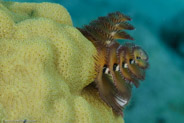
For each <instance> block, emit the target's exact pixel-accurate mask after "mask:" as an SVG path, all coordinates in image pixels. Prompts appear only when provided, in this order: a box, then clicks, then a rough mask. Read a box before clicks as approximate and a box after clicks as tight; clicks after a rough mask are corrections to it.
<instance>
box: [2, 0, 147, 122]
mask: <svg viewBox="0 0 184 123" xmlns="http://www.w3.org/2000/svg"><path fill="white" fill-rule="evenodd" d="M129 20H131V19H130V18H129V17H127V16H125V15H123V14H121V13H119V12H116V13H111V14H109V15H108V16H106V17H100V18H99V19H98V20H96V21H92V22H91V23H90V24H89V25H87V26H84V27H83V28H76V27H74V26H73V23H72V19H71V16H70V14H69V13H68V11H67V10H66V9H65V8H64V7H63V6H62V5H59V4H55V3H48V2H43V3H26V2H24V3H20V2H6V1H2V0H0V122H1V121H3V122H17V121H20V122H29V121H30V122H32V121H33V122H38V123H61V122H62V123H122V122H124V120H123V118H122V115H123V113H122V110H123V108H124V107H125V105H127V103H128V102H129V100H130V98H131V88H132V86H134V85H135V86H136V87H138V86H139V81H140V80H143V79H144V77H145V69H146V68H147V67H148V61H147V60H148V56H147V55H146V53H145V51H144V50H143V49H142V48H141V47H139V46H136V45H134V44H133V43H125V44H124V45H120V44H119V43H118V42H117V41H116V39H130V40H133V38H132V37H131V36H129V35H128V34H127V33H126V32H124V31H123V30H133V29H134V28H133V26H131V25H130V24H128V23H127V21H129Z"/></svg>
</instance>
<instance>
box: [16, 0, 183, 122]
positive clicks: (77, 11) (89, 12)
mask: <svg viewBox="0 0 184 123" xmlns="http://www.w3.org/2000/svg"><path fill="white" fill-rule="evenodd" d="M17 1H23V2H38V0H27V1H26V0H17ZM45 1H46V2H55V3H59V4H62V5H63V6H65V7H66V8H67V9H68V11H69V12H70V14H71V16H72V20H73V23H74V26H78V27H80V26H82V25H84V24H88V23H89V22H90V21H91V20H94V19H96V18H97V17H99V16H104V15H106V14H107V13H110V12H114V11H121V12H123V13H125V14H127V15H129V16H131V17H132V19H133V21H132V22H131V23H132V24H133V25H134V26H135V27H136V30H135V31H133V32H132V35H133V37H134V38H135V40H136V41H135V43H136V44H138V45H141V47H143V49H145V50H146V51H147V52H148V55H149V61H150V67H149V69H148V70H147V73H146V80H145V81H144V82H141V86H140V87H139V88H138V89H134V90H133V97H132V101H131V103H130V104H129V106H128V107H127V108H126V110H125V115H124V116H125V121H126V123H183V122H184V96H183V95H184V65H183V63H184V0H128V1H127V0H45ZM39 2H44V1H43V0H41V1H39Z"/></svg>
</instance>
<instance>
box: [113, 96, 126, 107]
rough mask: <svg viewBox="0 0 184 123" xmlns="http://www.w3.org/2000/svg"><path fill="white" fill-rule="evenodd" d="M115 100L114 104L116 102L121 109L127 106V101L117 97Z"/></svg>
mask: <svg viewBox="0 0 184 123" xmlns="http://www.w3.org/2000/svg"><path fill="white" fill-rule="evenodd" d="M115 100H116V102H117V103H118V104H119V105H120V106H121V107H123V106H124V105H126V104H127V100H125V99H122V98H121V97H117V98H115Z"/></svg>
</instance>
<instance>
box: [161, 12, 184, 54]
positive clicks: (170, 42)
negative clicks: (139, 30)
mask: <svg viewBox="0 0 184 123" xmlns="http://www.w3.org/2000/svg"><path fill="white" fill-rule="evenodd" d="M160 36H161V38H162V39H163V42H164V43H165V44H166V45H167V46H169V47H170V48H172V50H173V51H174V52H176V53H177V54H178V55H179V56H181V57H183V58H184V10H183V11H182V12H181V13H179V14H177V15H175V16H174V17H173V18H172V19H171V20H168V22H167V23H165V24H163V26H162V28H161V31H160Z"/></svg>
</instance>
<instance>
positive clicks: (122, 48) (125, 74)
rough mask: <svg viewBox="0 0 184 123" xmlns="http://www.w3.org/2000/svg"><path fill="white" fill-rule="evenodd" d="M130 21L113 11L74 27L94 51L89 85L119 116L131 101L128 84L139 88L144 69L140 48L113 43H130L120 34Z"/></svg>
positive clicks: (127, 44)
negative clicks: (94, 66)
mask: <svg viewBox="0 0 184 123" xmlns="http://www.w3.org/2000/svg"><path fill="white" fill-rule="evenodd" d="M130 20H131V18H130V17H128V16H126V15H124V14H122V13H120V12H115V13H110V14H108V16H105V17H99V18H98V19H97V20H94V21H92V22H91V23H90V24H89V25H86V26H84V27H83V28H78V29H79V30H80V31H81V33H82V34H83V35H84V36H85V37H86V38H87V39H88V40H90V41H91V42H92V43H93V45H94V46H95V47H96V49H97V51H98V54H97V56H96V57H95V60H96V68H95V70H96V72H97V76H96V78H95V81H94V83H93V86H95V87H97V89H98V91H99V95H100V97H101V99H102V100H103V101H104V102H105V103H106V104H107V105H109V106H110V107H112V109H113V110H114V111H115V113H117V114H119V115H122V116H123V112H122V109H123V108H124V107H125V106H126V105H127V104H128V102H129V100H130V98H131V91H132V85H133V84H134V85H135V86H136V87H139V80H144V78H145V69H146V68H147V67H148V62H147V61H148V56H147V54H146V52H145V51H144V50H143V49H142V48H141V47H139V46H136V45H134V44H133V43H125V44H124V45H120V44H119V43H118V42H117V41H116V39H129V40H133V38H132V37H131V36H130V35H129V34H127V33H126V32H125V31H123V30H133V29H134V27H133V26H132V25H130V24H129V23H127V21H130Z"/></svg>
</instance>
